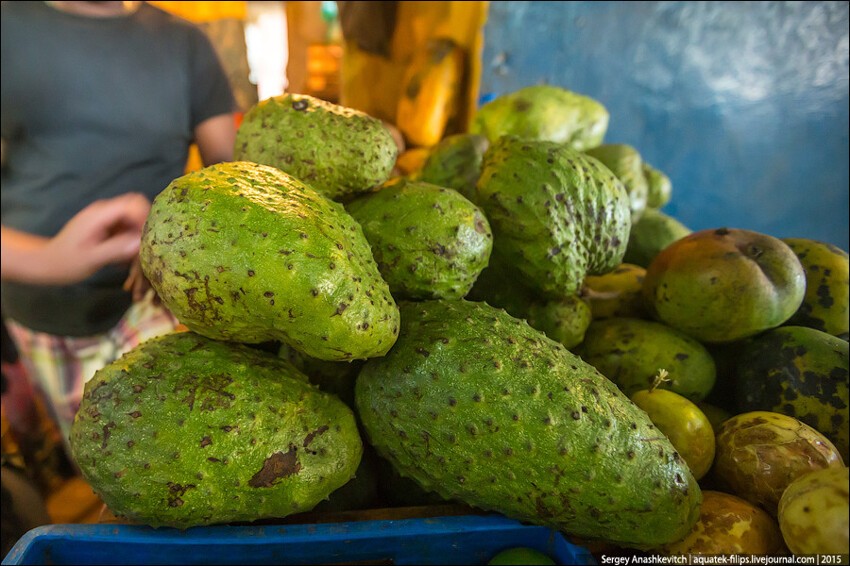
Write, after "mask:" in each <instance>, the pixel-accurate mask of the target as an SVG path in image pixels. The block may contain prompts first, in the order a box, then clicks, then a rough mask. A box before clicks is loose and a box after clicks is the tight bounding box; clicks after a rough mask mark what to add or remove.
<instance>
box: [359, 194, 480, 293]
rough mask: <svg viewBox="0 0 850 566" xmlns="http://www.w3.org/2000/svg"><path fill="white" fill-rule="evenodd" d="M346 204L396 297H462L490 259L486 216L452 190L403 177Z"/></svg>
mask: <svg viewBox="0 0 850 566" xmlns="http://www.w3.org/2000/svg"><path fill="white" fill-rule="evenodd" d="M347 209H348V211H349V213H350V214H351V215H352V217H354V219H355V220H356V221H357V222H358V223H359V224H360V226H361V227H362V228H363V232H364V234H365V235H366V239H367V240H368V241H369V243H370V245H371V248H372V255H373V256H374V258H375V261H376V262H377V264H378V269H379V270H380V272H381V275H382V276H383V278H384V279H385V280H386V281H387V283H388V284H389V287H390V292H391V293H392V294H393V296H394V297H397V298H400V299H405V298H406V299H459V298H461V297H464V296H465V295H466V294H467V293H468V292H469V290H470V289H471V288H472V285H473V284H474V283H475V280H476V279H477V277H478V275H479V274H480V273H481V271H482V270H483V269H484V268H485V267H486V266H487V263H488V261H489V259H490V252H491V251H492V247H493V235H492V232H491V230H490V224H489V223H488V221H487V218H486V217H485V216H484V213H483V212H482V211H481V210H480V209H479V208H478V207H477V206H475V205H474V204H473V203H472V202H470V201H469V200H468V199H467V198H465V197H464V196H463V195H461V194H460V193H459V192H457V191H455V190H454V189H449V188H446V187H440V186H437V185H433V184H431V183H426V182H421V181H407V180H404V179H402V180H399V181H398V182H395V183H393V184H391V185H390V186H385V187H384V188H382V189H381V190H379V191H376V192H373V193H369V194H367V195H363V196H361V197H359V198H358V199H356V200H354V201H352V202H350V203H348V205H347Z"/></svg>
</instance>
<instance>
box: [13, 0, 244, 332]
mask: <svg viewBox="0 0 850 566" xmlns="http://www.w3.org/2000/svg"><path fill="white" fill-rule="evenodd" d="M0 41H2V71H0V72H2V85H0V89H1V90H2V135H3V139H4V141H5V144H6V163H5V165H4V167H3V172H2V191H0V196H1V197H2V222H3V225H5V226H9V227H12V228H16V229H19V230H23V231H25V232H30V233H34V234H38V235H42V236H53V235H55V234H56V233H57V232H58V231H59V229H60V228H61V227H62V226H63V225H64V224H65V223H66V222H67V221H68V220H69V219H70V218H71V217H72V216H73V215H74V214H75V213H77V212H79V211H80V210H81V209H82V208H84V207H85V206H86V205H88V204H89V203H91V202H92V201H94V200H96V199H100V198H108V197H112V196H116V195H120V194H123V193H126V192H129V191H137V192H141V193H144V194H146V195H147V196H148V197H149V198H150V199H153V198H154V197H155V196H156V195H157V194H158V193H159V192H160V191H162V190H163V189H164V188H165V187H166V186H167V185H168V183H170V182H171V181H172V180H173V179H175V178H177V177H179V176H180V175H182V174H183V172H184V168H185V164H186V159H187V155H188V147H189V145H190V143H191V142H192V138H193V129H194V127H195V126H197V125H198V124H199V123H201V122H203V121H204V120H206V119H207V118H211V117H213V116H217V115H220V114H226V113H231V112H233V111H234V110H235V109H236V107H235V103H234V100H233V95H232V93H231V90H230V86H229V84H228V82H227V77H226V75H225V73H224V71H223V69H222V67H221V64H220V62H219V60H218V58H217V56H216V53H215V51H214V49H213V47H212V45H211V44H210V42H209V40H208V38H207V37H206V35H205V34H204V33H203V31H201V30H200V29H199V28H197V27H195V26H194V25H192V24H191V23H189V22H187V21H185V20H182V19H180V18H177V17H174V16H171V15H169V14H166V13H165V12H163V11H161V10H159V9H157V8H155V7H153V6H150V5H148V4H146V3H143V4H142V5H141V7H140V8H139V9H138V10H137V11H136V12H135V13H133V14H131V15H127V16H120V17H115V18H89V17H84V16H78V15H73V14H68V13H65V12H61V11H59V10H55V9H53V8H51V7H49V6H47V5H46V4H45V3H44V2H4V3H3V4H2V39H0ZM126 276H127V268H126V267H125V266H121V267H117V266H110V267H107V268H104V269H102V270H101V271H100V272H98V273H96V274H95V275H94V276H92V277H91V278H89V279H88V280H86V281H84V282H82V283H79V284H75V285H70V286H31V285H22V284H11V283H8V282H4V283H3V284H2V305H3V311H4V313H5V314H6V315H7V316H9V317H10V318H12V319H14V320H16V321H17V322H19V323H21V324H23V325H24V326H27V327H29V328H31V329H33V330H37V331H41V332H48V333H50V334H56V335H63V336H89V335H94V334H99V333H102V332H105V331H107V330H108V329H110V328H111V327H113V326H114V325H115V324H116V323H117V322H118V320H119V319H120V318H121V316H122V315H123V314H124V312H125V311H126V309H127V308H128V307H129V305H130V302H131V299H130V295H129V294H128V293H126V292H124V291H122V290H121V285H122V283H123V281H124V279H125V278H126Z"/></svg>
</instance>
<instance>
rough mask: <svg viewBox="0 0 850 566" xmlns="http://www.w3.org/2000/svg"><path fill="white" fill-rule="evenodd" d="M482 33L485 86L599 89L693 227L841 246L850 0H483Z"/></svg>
mask: <svg viewBox="0 0 850 566" xmlns="http://www.w3.org/2000/svg"><path fill="white" fill-rule="evenodd" d="M484 41H485V44H484V53H483V58H482V62H483V73H482V80H481V93H482V95H485V96H486V95H487V94H492V95H499V94H504V93H507V92H511V91H514V90H517V89H519V88H521V87H523V86H527V85H531V84H538V83H549V84H555V85H558V86H562V87H565V88H568V89H570V90H573V91H576V92H579V93H581V94H586V95H588V96H591V97H593V98H595V99H596V100H598V101H600V102H601V103H603V104H604V105H605V106H606V107H607V108H608V111H609V112H610V114H611V122H610V126H609V129H608V135H607V136H606V139H605V141H606V142H607V143H628V144H631V145H633V146H634V147H636V148H637V149H638V150H639V151H640V152H641V154H642V155H643V156H644V159H646V160H647V161H648V162H649V163H651V164H653V165H655V166H656V167H658V168H660V169H661V170H663V171H664V172H666V173H667V174H668V175H669V176H670V178H671V179H672V181H673V198H672V201H671V202H670V203H669V204H668V205H667V206H666V207H665V208H664V211H665V212H667V213H669V214H672V215H673V216H675V217H676V218H678V219H679V220H681V221H682V222H683V223H685V224H686V225H688V226H689V227H690V228H692V229H694V230H700V229H704V228H715V227H720V226H728V227H733V228H746V229H750V230H756V231H759V232H764V233H767V234H771V235H773V236H776V237H780V238H783V237H804V238H813V239H817V240H822V241H826V242H830V243H833V244H836V245H838V246H840V247H841V248H843V249H845V250H847V249H848V208H849V207H850V206H849V205H848V128H850V126H849V125H848V72H850V71H849V70H848V3H847V2H843V1H842V2H491V3H490V10H489V16H488V21H487V24H486V27H485V30H484Z"/></svg>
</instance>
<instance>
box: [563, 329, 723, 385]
mask: <svg viewBox="0 0 850 566" xmlns="http://www.w3.org/2000/svg"><path fill="white" fill-rule="evenodd" d="M574 351H575V353H576V354H578V355H579V356H581V358H582V359H583V360H584V361H586V362H587V363H589V364H590V365H592V366H593V367H595V368H596V369H597V370H599V372H600V373H601V374H602V375H604V376H605V377H607V378H608V379H610V380H611V381H613V382H614V383H616V384H617V386H618V387H619V388H620V389H622V390H623V392H624V393H625V394H626V395H629V396H631V395H632V394H633V393H634V392H635V391H638V390H640V389H649V388H650V387H652V386H653V385H654V384H655V378H656V376H657V375H658V371H659V370H661V369H663V370H666V371H667V381H662V382H661V383H660V384H659V385H658V387H659V388H661V389H669V390H670V391H673V392H675V393H678V394H679V395H681V396H683V397H685V398H687V399H689V400H690V401H701V400H702V399H704V398H705V397H706V396H707V395H708V394H709V393H710V392H711V389H712V388H713V387H714V382H715V379H716V371H717V370H716V368H715V365H714V358H712V356H711V354H710V353H709V352H708V350H706V349H705V347H704V346H703V345H702V344H700V343H699V342H697V341H696V340H694V339H693V338H691V337H690V336H688V335H686V334H684V333H683V332H680V331H678V330H676V329H674V328H670V327H669V326H667V325H665V324H661V323H659V322H653V321H649V320H640V319H636V318H606V319H602V320H595V321H593V322H592V323H590V326H589V327H588V329H587V332H585V335H584V342H582V343H581V344H580V345H579V346H577V347H576V348H574Z"/></svg>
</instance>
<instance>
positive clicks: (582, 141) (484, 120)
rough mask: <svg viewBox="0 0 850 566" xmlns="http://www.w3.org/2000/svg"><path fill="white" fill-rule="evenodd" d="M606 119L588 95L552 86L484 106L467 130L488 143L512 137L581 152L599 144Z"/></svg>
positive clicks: (527, 90) (513, 94) (521, 91)
mask: <svg viewBox="0 0 850 566" xmlns="http://www.w3.org/2000/svg"><path fill="white" fill-rule="evenodd" d="M608 120H609V114H608V110H606V109H605V107H604V106H603V105H602V104H600V103H599V102H598V101H596V100H594V99H592V98H590V97H589V96H584V95H581V94H577V93H575V92H572V91H569V90H566V89H564V88H561V87H558V86H554V85H532V86H528V87H525V88H521V89H519V90H517V91H515V92H511V93H508V94H504V95H502V96H499V97H498V98H496V99H494V100H491V101H490V102H488V103H486V104H484V105H483V106H482V107H481V108H479V109H478V112H477V113H476V114H475V116H474V117H473V121H472V124H471V125H470V128H469V131H470V133H473V134H481V135H484V136H486V137H487V139H489V140H490V143H495V142H496V140H498V139H499V138H500V137H502V136H516V137H518V138H522V139H525V140H537V141H551V142H556V143H561V144H566V145H568V146H569V147H571V148H573V149H575V150H577V151H585V150H587V149H590V148H591V147H596V146H597V145H599V144H601V143H602V140H603V138H604V137H605V132H606V131H607V130H608Z"/></svg>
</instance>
